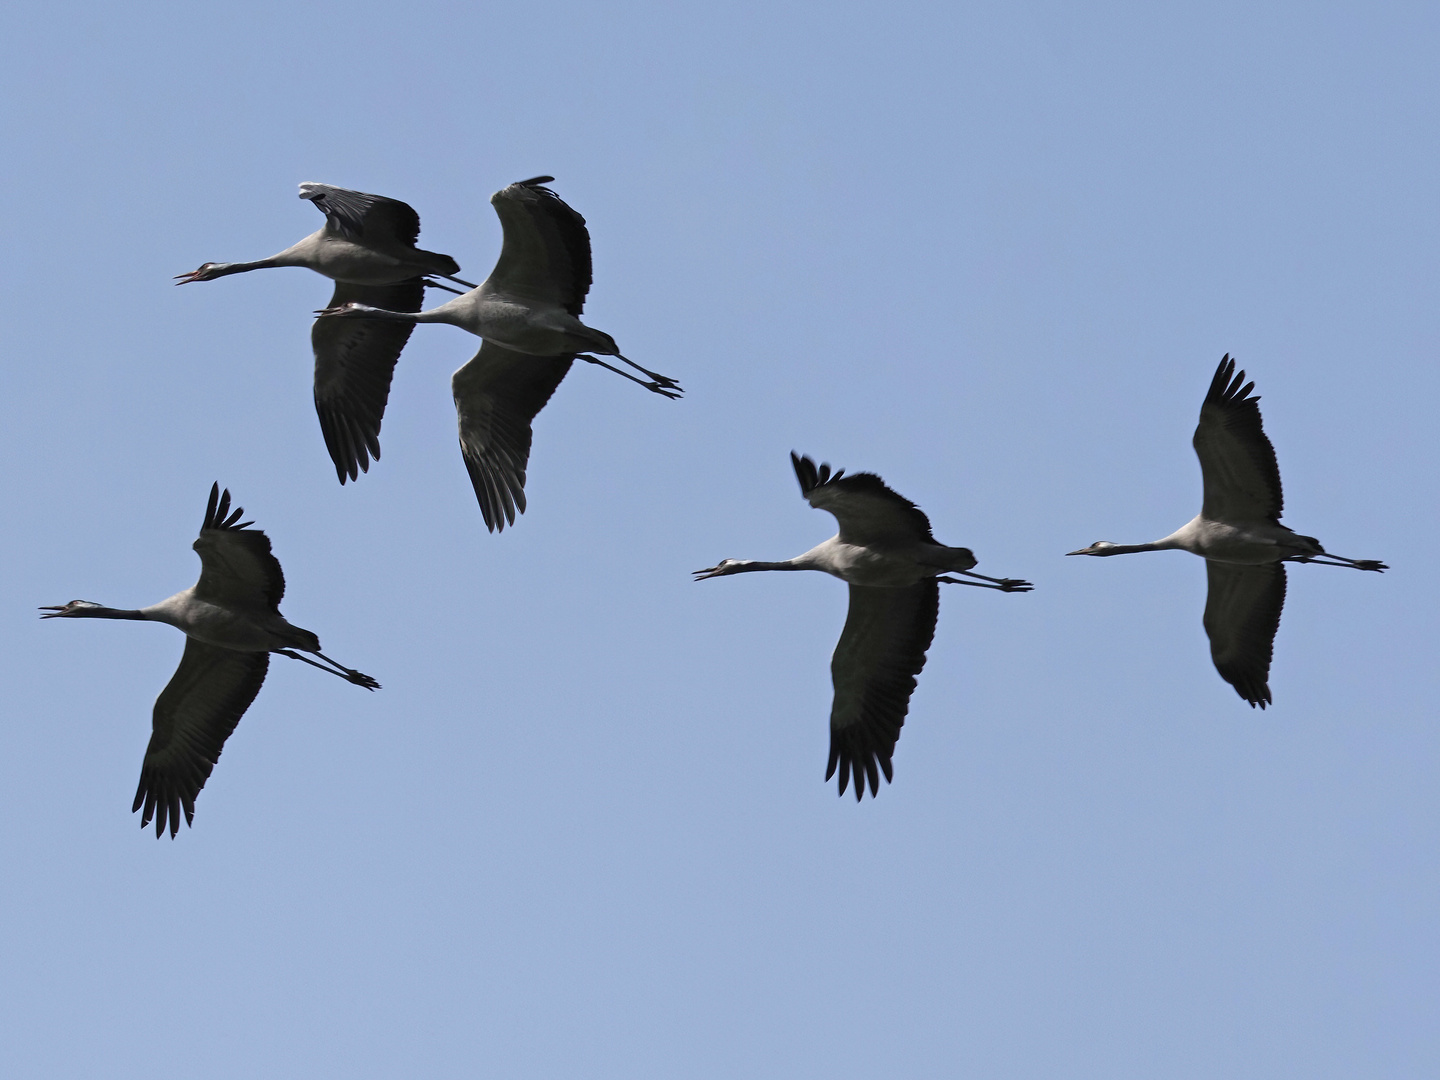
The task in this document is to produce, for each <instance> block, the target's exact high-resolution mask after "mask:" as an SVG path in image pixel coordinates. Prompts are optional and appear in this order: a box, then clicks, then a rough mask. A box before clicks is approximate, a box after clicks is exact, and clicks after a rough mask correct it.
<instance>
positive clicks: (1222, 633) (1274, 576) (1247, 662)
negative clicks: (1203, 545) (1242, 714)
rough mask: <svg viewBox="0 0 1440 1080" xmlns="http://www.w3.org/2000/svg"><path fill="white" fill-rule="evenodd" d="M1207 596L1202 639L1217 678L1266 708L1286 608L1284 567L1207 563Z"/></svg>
mask: <svg viewBox="0 0 1440 1080" xmlns="http://www.w3.org/2000/svg"><path fill="white" fill-rule="evenodd" d="M1205 571H1206V573H1207V575H1208V576H1209V580H1210V591H1209V594H1208V595H1207V596H1206V598H1205V633H1206V634H1207V635H1208V636H1209V638H1210V658H1211V659H1212V660H1214V661H1215V670H1216V671H1218V672H1219V673H1220V677H1221V678H1222V679H1224V680H1225V681H1226V682H1228V683H1229V684H1230V685H1231V686H1233V687H1234V688H1235V692H1236V693H1237V694H1239V695H1240V696H1241V697H1242V698H1244V699H1245V700H1246V701H1248V702H1249V703H1250V707H1251V708H1254V707H1255V706H1256V705H1258V706H1260V708H1262V709H1263V708H1265V706H1266V705H1268V704H1270V702H1271V700H1272V699H1271V697H1270V657H1271V655H1272V653H1273V650H1274V647H1275V631H1276V630H1278V629H1279V628H1280V610H1281V609H1282V608H1283V607H1284V606H1285V566H1284V564H1283V563H1278V562H1275V563H1267V564H1265V565H1264V566H1238V565H1235V564H1233V563H1219V562H1210V561H1209V560H1206V562H1205Z"/></svg>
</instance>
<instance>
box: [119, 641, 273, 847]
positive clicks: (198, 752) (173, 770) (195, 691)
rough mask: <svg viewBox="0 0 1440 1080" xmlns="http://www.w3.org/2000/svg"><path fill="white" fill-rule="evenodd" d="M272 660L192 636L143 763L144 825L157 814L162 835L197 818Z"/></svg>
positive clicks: (138, 799) (160, 703) (164, 694)
mask: <svg viewBox="0 0 1440 1080" xmlns="http://www.w3.org/2000/svg"><path fill="white" fill-rule="evenodd" d="M269 667H270V654H269V653H265V652H236V651H234V650H233V649H222V648H219V647H218V646H215V645H206V644H205V643H204V642H201V641H196V640H195V639H194V638H187V639H186V640H185V655H184V656H182V657H181V658H180V666H179V668H177V669H176V671H175V675H174V677H173V678H171V680H170V682H169V684H168V685H167V686H166V687H165V689H164V690H162V691H161V692H160V697H159V698H158V699H157V700H156V702H155V715H154V719H153V722H152V726H153V732H152V734H151V736H150V745H149V746H147V747H146V748H145V760H144V762H143V763H142V764H141V766H140V786H139V788H137V789H136V791H135V805H134V806H132V807H131V810H132V811H135V810H141V809H143V810H144V813H143V814H142V815H141V818H140V827H141V828H142V829H143V828H145V827H146V826H147V825H149V824H150V819H151V818H152V817H153V818H154V819H155V835H156V836H157V837H158V836H162V835H164V833H165V829H166V828H167V826H168V828H169V829H170V835H171V836H172V837H173V836H174V835H175V834H176V833H178V832H179V831H180V812H181V811H182V810H183V811H184V812H185V822H186V824H187V825H188V824H193V823H194V821H195V796H197V795H199V794H200V789H201V788H203V787H204V786H205V781H206V780H208V779H209V778H210V770H211V769H213V768H215V762H217V761H218V760H220V751H221V750H222V749H224V747H225V740H226V739H228V738H229V737H230V733H231V732H232V731H234V730H235V725H236V724H238V723H239V722H240V717H242V716H244V715H245V710H246V709H248V708H249V707H250V703H251V702H252V701H254V700H255V695H256V694H258V693H259V692H260V686H261V684H262V683H264V682H265V672H266V671H267V670H268V669H269Z"/></svg>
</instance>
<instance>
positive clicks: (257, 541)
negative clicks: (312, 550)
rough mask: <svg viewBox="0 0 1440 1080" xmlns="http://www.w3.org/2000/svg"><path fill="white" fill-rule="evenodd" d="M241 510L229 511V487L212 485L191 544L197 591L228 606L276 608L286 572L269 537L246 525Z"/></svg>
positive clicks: (197, 593)
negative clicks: (272, 551) (197, 559)
mask: <svg viewBox="0 0 1440 1080" xmlns="http://www.w3.org/2000/svg"><path fill="white" fill-rule="evenodd" d="M242 513H243V511H242V510H241V509H240V507H238V506H237V507H236V508H235V511H234V513H231V512H230V490H229V489H228V488H227V489H226V490H225V491H224V492H223V493H222V492H221V491H220V485H219V484H215V485H212V486H211V488H210V503H209V505H208V507H207V508H206V510H205V523H204V524H203V525H202V526H201V527H200V538H199V539H198V540H196V541H195V543H194V544H193V545H192V546H193V547H194V548H195V551H196V553H197V554H198V555H199V556H200V580H199V581H198V582H196V583H195V590H194V591H195V597H196V598H197V599H199V600H209V601H213V602H214V603H217V604H222V605H224V606H226V607H236V608H242V609H243V608H250V609H253V610H260V611H264V610H269V611H274V610H276V609H277V608H278V607H279V606H280V601H281V600H283V599H284V598H285V575H284V574H283V573H281V572H280V561H279V560H278V559H276V558H275V556H274V555H272V554H270V538H269V537H268V536H266V535H265V534H264V533H263V532H261V531H260V530H259V529H249V528H246V526H247V525H249V524H250V522H248V521H243V522H242V521H240V516H241V514H242Z"/></svg>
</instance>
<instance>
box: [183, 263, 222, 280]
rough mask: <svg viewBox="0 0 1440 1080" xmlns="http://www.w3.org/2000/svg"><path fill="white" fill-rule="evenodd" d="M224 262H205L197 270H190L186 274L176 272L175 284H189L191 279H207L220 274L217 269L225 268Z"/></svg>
mask: <svg viewBox="0 0 1440 1080" xmlns="http://www.w3.org/2000/svg"><path fill="white" fill-rule="evenodd" d="M225 265H226V264H225V263H206V264H205V265H204V266H202V267H200V269H199V270H191V271H190V272H189V273H188V274H176V275H175V284H176V285H189V284H190V283H191V282H192V281H209V280H210V279H211V278H217V277H220V276H221V275H220V274H219V273H218V271H220V270H223V269H224V268H225Z"/></svg>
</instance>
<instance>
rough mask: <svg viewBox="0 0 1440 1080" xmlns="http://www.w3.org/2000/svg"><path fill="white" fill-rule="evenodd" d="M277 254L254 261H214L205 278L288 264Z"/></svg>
mask: <svg viewBox="0 0 1440 1080" xmlns="http://www.w3.org/2000/svg"><path fill="white" fill-rule="evenodd" d="M289 265H291V264H290V263H288V262H286V261H284V260H283V259H282V258H281V256H279V255H272V256H270V258H268V259H256V260H255V261H254V262H232V263H216V264H215V265H214V266H212V267H210V270H209V271H208V272H207V274H206V280H207V281H208V280H210V279H212V278H217V277H228V276H229V275H230V274H243V273H245V272H246V271H247V270H268V269H269V268H270V267H272V266H289Z"/></svg>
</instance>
